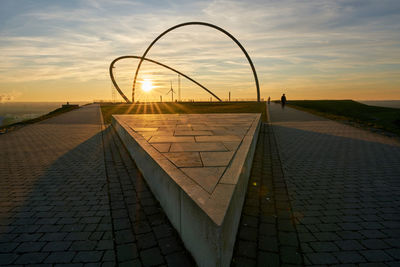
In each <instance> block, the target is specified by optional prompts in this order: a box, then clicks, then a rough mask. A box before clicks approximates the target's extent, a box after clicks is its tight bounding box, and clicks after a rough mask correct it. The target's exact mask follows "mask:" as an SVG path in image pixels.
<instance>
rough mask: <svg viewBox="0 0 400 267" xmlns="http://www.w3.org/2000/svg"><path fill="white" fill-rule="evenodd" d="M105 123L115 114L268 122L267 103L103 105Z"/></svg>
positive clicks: (109, 121)
mask: <svg viewBox="0 0 400 267" xmlns="http://www.w3.org/2000/svg"><path fill="white" fill-rule="evenodd" d="M101 111H102V113H103V118H104V123H111V115H113V114H176V113H179V114H191V113H193V114H198V113H261V119H262V120H263V121H266V118H267V117H266V107H265V102H181V103H168V102H166V103H139V104H133V105H131V104H101Z"/></svg>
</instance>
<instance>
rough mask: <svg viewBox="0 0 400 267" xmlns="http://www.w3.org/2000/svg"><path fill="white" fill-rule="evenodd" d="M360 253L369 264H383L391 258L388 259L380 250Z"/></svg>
mask: <svg viewBox="0 0 400 267" xmlns="http://www.w3.org/2000/svg"><path fill="white" fill-rule="evenodd" d="M360 253H361V254H362V255H363V256H364V257H365V258H366V259H367V261H369V262H385V261H391V260H392V257H390V256H389V255H388V254H387V253H385V252H384V251H382V250H362V251H360Z"/></svg>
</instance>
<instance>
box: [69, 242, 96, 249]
mask: <svg viewBox="0 0 400 267" xmlns="http://www.w3.org/2000/svg"><path fill="white" fill-rule="evenodd" d="M96 246H97V242H96V241H89V240H85V241H74V242H72V245H71V247H70V248H69V250H72V251H85V250H94V248H95V247H96Z"/></svg>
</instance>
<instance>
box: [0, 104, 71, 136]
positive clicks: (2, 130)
mask: <svg viewBox="0 0 400 267" xmlns="http://www.w3.org/2000/svg"><path fill="white" fill-rule="evenodd" d="M77 108H79V107H77V106H68V107H61V108H58V109H55V110H53V111H51V112H49V113H47V114H45V115H42V116H40V117H37V118H34V119H29V120H23V121H20V122H16V123H12V124H9V125H4V126H0V133H6V132H10V131H13V130H16V129H18V128H21V127H22V126H25V125H29V124H32V123H36V122H40V121H43V120H46V119H49V118H52V117H55V116H58V115H60V114H63V113H65V112H68V111H71V110H74V109H77Z"/></svg>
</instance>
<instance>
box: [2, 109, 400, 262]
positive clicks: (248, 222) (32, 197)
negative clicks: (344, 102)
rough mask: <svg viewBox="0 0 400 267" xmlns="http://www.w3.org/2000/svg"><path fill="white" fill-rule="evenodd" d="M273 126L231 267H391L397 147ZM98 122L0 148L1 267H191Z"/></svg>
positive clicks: (293, 120)
mask: <svg viewBox="0 0 400 267" xmlns="http://www.w3.org/2000/svg"><path fill="white" fill-rule="evenodd" d="M270 114H271V118H272V125H268V124H264V125H263V128H262V132H261V134H260V137H259V144H258V146H257V150H256V154H255V158H254V163H253V169H252V176H251V178H250V181H249V187H248V194H247V196H246V201H245V206H244V209H243V212H242V218H241V223H240V228H239V232H238V236H237V242H236V247H235V252H234V255H233V259H232V265H233V266H243V265H246V266H247V267H249V266H257V265H258V266H279V265H285V266H295V265H320V266H326V265H332V266H335V265H338V266H399V265H400V258H399V257H400V208H399V207H400V205H399V204H400V203H399V202H400V201H399V198H400V192H399V191H400V190H399V189H400V182H399V176H400V175H399V174H400V161H399V158H400V146H399V143H398V141H396V140H393V139H390V138H386V137H382V136H379V135H376V134H373V133H370V132H367V131H364V130H360V129H356V128H353V127H350V126H347V125H343V124H339V123H336V122H333V121H329V120H325V119H321V118H319V117H316V116H313V115H310V114H307V113H304V112H300V111H296V110H293V109H290V108H288V107H286V108H285V110H282V109H281V108H280V106H279V105H275V104H271V108H270ZM99 115H100V114H99V109H98V106H96V105H91V106H88V107H85V108H82V109H79V110H76V111H72V112H69V113H67V114H64V115H61V116H59V117H56V118H52V119H50V120H47V121H44V122H41V123H38V124H34V125H31V126H26V127H23V128H21V129H19V130H17V131H15V132H10V133H7V134H5V135H3V136H0V148H1V149H0V177H1V178H0V266H8V265H10V266H24V265H26V266H54V265H55V266H84V265H85V266H115V265H116V264H119V265H120V266H135V265H136V266H151V265H152V264H160V266H163V265H168V266H193V265H194V263H193V261H192V259H191V257H190V256H189V255H188V254H187V252H186V251H185V250H184V248H183V247H182V243H181V241H180V240H179V238H178V237H177V234H176V232H175V231H174V230H173V229H172V227H171V225H170V224H169V222H168V220H167V219H166V217H165V215H164V214H163V212H162V210H161V209H160V207H159V204H158V203H157V201H156V200H155V199H154V197H152V194H151V193H150V191H149V189H148V187H147V186H146V184H145V182H144V180H143V179H142V177H141V175H140V173H139V172H138V171H137V169H136V167H135V165H134V163H133V162H132V160H131V159H130V157H129V155H128V153H127V151H126V150H125V149H124V148H123V147H122V145H121V142H120V140H119V139H118V137H117V136H116V134H115V133H114V132H113V130H112V129H110V128H107V130H106V131H104V132H103V133H102V132H101V131H102V128H101V123H100V117H99ZM103 141H104V145H103ZM103 148H104V149H103Z"/></svg>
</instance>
